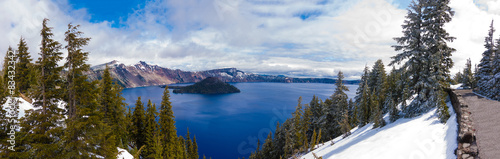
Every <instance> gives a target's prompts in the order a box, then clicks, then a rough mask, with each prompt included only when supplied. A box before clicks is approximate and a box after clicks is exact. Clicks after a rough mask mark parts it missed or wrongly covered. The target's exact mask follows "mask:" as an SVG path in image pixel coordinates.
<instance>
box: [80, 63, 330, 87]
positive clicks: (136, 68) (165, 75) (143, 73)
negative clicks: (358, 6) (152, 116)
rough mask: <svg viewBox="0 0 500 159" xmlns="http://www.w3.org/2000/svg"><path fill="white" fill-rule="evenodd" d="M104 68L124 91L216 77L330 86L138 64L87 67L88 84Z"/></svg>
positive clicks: (308, 80) (228, 70)
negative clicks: (88, 68)
mask: <svg viewBox="0 0 500 159" xmlns="http://www.w3.org/2000/svg"><path fill="white" fill-rule="evenodd" d="M106 65H108V67H109V69H110V73H111V76H112V77H113V78H114V79H115V81H117V82H118V83H119V84H120V85H122V86H124V87H126V88H133V87H142V86H154V85H165V84H172V83H194V82H199V81H201V80H203V79H205V78H207V77H217V78H219V79H221V80H222V81H224V82H283V83H334V82H335V80H334V79H327V78H291V77H286V76H281V75H280V76H274V75H258V74H253V73H245V72H243V71H240V70H238V69H236V68H223V69H214V70H208V71H197V72H191V71H182V70H179V69H175V70H174V69H169V68H164V67H160V66H158V65H150V64H147V63H146V62H144V61H140V62H139V63H137V64H134V65H125V64H123V63H120V62H118V61H116V60H115V61H111V62H108V63H105V64H101V65H96V66H93V67H91V69H90V71H89V72H88V74H87V75H88V76H89V79H90V80H99V79H101V77H102V74H103V70H104V69H105V68H106Z"/></svg>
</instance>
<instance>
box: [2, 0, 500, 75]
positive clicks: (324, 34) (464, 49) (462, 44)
mask: <svg viewBox="0 0 500 159" xmlns="http://www.w3.org/2000/svg"><path fill="white" fill-rule="evenodd" d="M472 1H473V0H454V1H452V2H451V4H450V5H451V6H452V7H453V9H454V10H455V11H456V16H455V17H454V19H453V21H452V22H451V23H450V24H447V25H446V27H447V29H448V31H449V32H450V34H451V35H452V36H455V37H457V40H456V41H455V42H453V43H452V44H450V45H451V46H452V47H455V48H456V49H457V52H456V53H455V54H454V56H453V59H454V60H455V64H456V67H455V69H454V70H458V69H459V68H461V67H463V66H462V65H464V64H465V59H466V58H468V57H471V58H472V61H473V63H475V62H478V61H479V59H480V54H481V53H482V51H483V50H484V49H483V47H482V45H483V40H484V36H485V35H486V32H487V29H488V26H489V23H490V21H491V19H494V18H495V19H499V18H498V10H500V9H498V7H499V4H500V0H496V1H478V2H477V4H478V5H474V3H473V2H472ZM323 2H324V1H322V0H321V1H320V0H311V1H302V0H276V1H262V0H253V1H248V0H245V1H243V0H206V1H198V0H169V1H162V0H157V1H148V2H147V4H146V5H145V6H144V8H142V9H139V10H137V11H136V12H135V13H134V14H131V15H129V17H128V19H127V21H125V22H124V24H125V27H122V28H112V27H111V26H110V24H109V22H106V21H105V22H100V23H91V22H89V20H90V16H89V14H88V13H87V12H86V10H85V9H80V10H74V9H71V6H70V4H68V2H67V1H66V0H57V1H50V0H4V1H0V9H1V10H0V13H1V14H0V15H2V16H0V35H4V36H3V38H1V39H0V50H6V49H7V47H8V45H11V46H16V45H17V42H18V40H19V37H20V36H23V37H25V38H26V40H27V41H28V44H29V46H30V52H31V53H32V56H33V57H35V58H37V57H38V55H37V54H38V47H39V41H40V40H41V39H40V37H39V35H38V34H39V30H40V28H41V21H42V19H43V18H44V17H48V18H50V19H51V21H50V22H49V26H52V27H54V33H55V39H56V40H58V41H60V42H61V43H63V44H64V40H63V36H64V35H63V34H64V31H65V29H66V26H67V24H68V23H70V22H72V23H74V24H80V25H81V30H82V31H83V32H85V36H89V37H92V40H91V42H90V44H89V45H88V46H87V47H86V48H85V49H86V50H88V51H90V52H91V53H90V57H89V62H90V63H91V64H93V65H95V64H101V63H104V62H109V61H111V60H119V61H122V62H124V63H127V64H132V63H136V62H137V61H139V60H143V61H148V62H152V63H155V64H158V65H161V66H164V67H169V68H175V69H177V68H178V69H184V70H192V71H197V70H206V69H214V68H221V67H236V68H239V69H241V70H244V71H248V72H256V73H268V74H287V75H293V76H301V75H306V76H317V77H330V76H333V75H335V74H336V73H333V71H338V70H342V71H344V72H345V74H346V76H347V77H349V76H351V77H359V75H360V74H361V72H362V70H363V68H364V66H365V65H368V66H372V65H373V63H374V62H375V61H376V60H377V59H379V58H380V59H383V60H384V63H386V64H388V63H389V61H390V57H391V56H394V55H395V54H396V52H394V50H393V49H392V48H391V47H390V46H391V45H393V44H394V43H395V42H394V40H392V38H393V37H397V36H400V35H401V24H402V22H403V20H404V16H405V15H406V11H405V10H401V9H398V8H397V6H394V5H392V0H356V1H343V0H333V1H328V3H323ZM495 7H496V8H495ZM301 15H302V16H303V18H304V19H301ZM307 16H309V17H308V18H307V19H305V17H307ZM495 23H496V24H500V23H498V21H497V22H495ZM496 26H500V25H496ZM388 70H389V68H388Z"/></svg>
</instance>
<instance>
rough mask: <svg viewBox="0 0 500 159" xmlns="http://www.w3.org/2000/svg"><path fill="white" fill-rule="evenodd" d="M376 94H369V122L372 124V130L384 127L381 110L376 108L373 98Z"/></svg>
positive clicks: (375, 99)
mask: <svg viewBox="0 0 500 159" xmlns="http://www.w3.org/2000/svg"><path fill="white" fill-rule="evenodd" d="M375 96H377V94H375V92H372V94H371V97H370V99H371V103H370V105H371V107H372V108H371V110H372V112H371V113H372V115H371V121H372V122H373V128H378V127H383V126H384V125H385V121H384V119H383V114H382V110H380V108H379V107H378V105H379V104H378V100H377V98H375Z"/></svg>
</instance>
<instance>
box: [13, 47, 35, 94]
mask: <svg viewBox="0 0 500 159" xmlns="http://www.w3.org/2000/svg"><path fill="white" fill-rule="evenodd" d="M17 51H18V52H17V63H16V76H17V77H22V78H16V87H17V89H18V90H19V91H20V92H21V93H27V91H28V88H29V87H30V86H31V85H33V84H34V83H33V82H32V81H36V80H35V79H34V77H33V73H32V71H31V70H32V67H33V66H32V64H31V61H33V59H32V58H31V55H30V53H29V52H28V46H27V44H26V41H25V40H24V38H22V37H21V39H20V40H19V44H18V45H17Z"/></svg>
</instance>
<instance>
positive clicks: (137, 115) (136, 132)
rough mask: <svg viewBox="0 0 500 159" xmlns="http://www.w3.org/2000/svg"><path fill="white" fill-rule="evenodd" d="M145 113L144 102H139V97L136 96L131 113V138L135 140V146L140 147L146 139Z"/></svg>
mask: <svg viewBox="0 0 500 159" xmlns="http://www.w3.org/2000/svg"><path fill="white" fill-rule="evenodd" d="M145 116H146V113H145V112H144V104H143V103H142V102H141V97H138V98H137V101H136V103H135V108H134V113H133V115H132V122H133V124H134V127H133V138H132V140H133V141H134V142H135V145H136V146H135V147H136V148H140V147H142V146H143V145H145V141H146V138H145V137H146V133H147V132H146V127H145V126H146V119H145Z"/></svg>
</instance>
